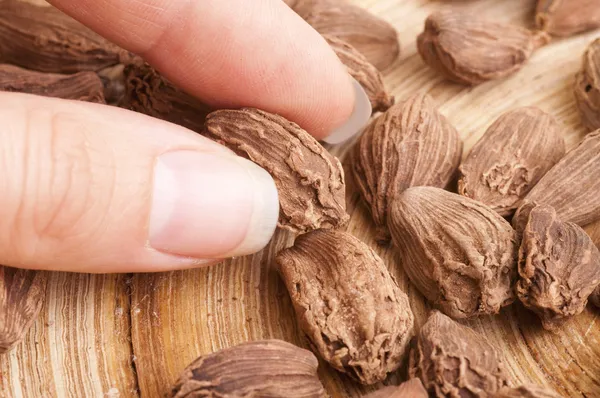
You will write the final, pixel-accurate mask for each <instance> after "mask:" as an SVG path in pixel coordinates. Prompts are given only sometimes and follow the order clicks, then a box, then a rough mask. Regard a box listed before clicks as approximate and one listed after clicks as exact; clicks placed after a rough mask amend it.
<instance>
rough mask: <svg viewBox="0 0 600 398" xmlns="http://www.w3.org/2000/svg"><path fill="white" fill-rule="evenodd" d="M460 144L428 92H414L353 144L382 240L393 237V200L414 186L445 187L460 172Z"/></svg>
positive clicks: (356, 169)
mask: <svg viewBox="0 0 600 398" xmlns="http://www.w3.org/2000/svg"><path fill="white" fill-rule="evenodd" d="M462 145H463V144H462V141H461V139H460V137H459V135H458V132H457V131H456V129H455V128H454V127H453V126H452V125H451V124H450V122H448V120H446V118H445V117H444V116H443V115H441V114H440V113H439V112H438V111H437V110H436V108H435V107H434V106H433V102H432V101H431V99H430V97H429V96H428V95H426V94H421V93H420V94H415V95H412V96H411V97H409V98H408V99H407V100H406V101H404V102H402V103H398V104H396V105H394V106H393V107H391V108H390V109H389V110H388V111H387V112H385V113H384V114H382V115H381V116H379V117H378V118H377V119H375V120H374V121H373V122H371V124H370V125H369V126H367V128H366V129H365V131H364V133H363V135H362V137H361V138H360V141H359V142H358V143H357V144H356V146H355V148H354V152H353V155H352V156H353V158H352V172H353V174H354V179H355V181H356V183H357V186H358V190H359V192H360V193H361V195H362V198H363V199H364V201H365V202H366V203H367V205H368V206H369V208H370V210H371V215H372V217H373V220H374V222H375V224H376V226H377V240H378V241H379V242H380V243H386V242H389V240H390V235H389V232H388V226H387V224H388V221H387V220H388V217H389V208H390V206H391V203H392V201H393V200H394V198H396V197H397V196H398V195H400V194H401V193H402V192H403V191H404V190H405V189H407V188H409V187H412V186H420V185H428V186H435V187H440V188H443V187H445V186H447V185H448V184H449V183H450V181H451V180H452V179H453V177H454V176H455V174H456V169H457V168H458V165H459V163H460V159H461V156H462Z"/></svg>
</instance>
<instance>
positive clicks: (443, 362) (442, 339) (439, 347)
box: [408, 311, 507, 398]
mask: <svg viewBox="0 0 600 398" xmlns="http://www.w3.org/2000/svg"><path fill="white" fill-rule="evenodd" d="M408 373H409V377H418V378H419V379H421V381H422V382H423V385H424V386H425V388H426V389H427V390H428V391H429V393H430V395H431V396H435V397H439V398H444V397H482V398H483V397H488V396H490V395H491V394H493V393H495V392H497V391H499V390H500V389H501V388H503V387H505V386H506V385H507V375H506V373H505V371H504V365H503V363H502V359H501V357H500V354H499V353H498V351H497V350H496V348H495V347H494V346H492V345H491V344H489V343H488V342H487V341H486V340H485V339H484V338H483V337H482V336H480V335H478V334H477V333H475V332H474V331H473V330H471V329H470V328H468V327H466V326H462V325H460V324H458V323H456V322H454V321H453V320H452V319H450V318H448V317H447V316H445V315H443V314H442V313H440V312H438V311H434V312H433V313H432V314H431V316H430V317H429V319H428V320H427V322H426V323H425V325H423V327H422V328H421V331H420V332H419V334H418V339H417V341H416V342H414V343H413V347H412V349H411V352H410V361H409V369H408Z"/></svg>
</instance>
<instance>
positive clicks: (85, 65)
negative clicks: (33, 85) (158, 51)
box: [0, 0, 129, 73]
mask: <svg viewBox="0 0 600 398" xmlns="http://www.w3.org/2000/svg"><path fill="white" fill-rule="evenodd" d="M128 57H129V53H128V52H126V51H125V50H123V49H121V48H119V47H117V46H115V45H114V44H112V43H110V42H108V41H107V40H105V39H104V38H102V37H101V36H99V35H97V34H96V33H94V32H92V31H91V30H90V29H88V28H86V27H85V26H83V25H82V24H80V23H79V22H77V21H75V20H74V19H72V18H71V17H69V16H67V15H65V14H63V13H62V12H61V11H59V10H57V9H56V8H53V7H44V6H36V5H33V4H29V3H26V2H23V1H19V0H0V63H10V64H13V65H18V66H21V67H23V68H27V69H33V70H37V71H41V72H51V73H76V72H82V71H98V70H100V69H103V68H106V67H108V66H112V65H116V64H118V63H119V62H121V61H122V60H125V59H127V58H128Z"/></svg>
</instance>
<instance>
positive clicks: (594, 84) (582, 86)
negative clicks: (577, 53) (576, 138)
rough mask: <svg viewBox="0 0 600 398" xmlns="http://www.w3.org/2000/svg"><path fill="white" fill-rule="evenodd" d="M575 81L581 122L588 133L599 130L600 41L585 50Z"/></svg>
mask: <svg viewBox="0 0 600 398" xmlns="http://www.w3.org/2000/svg"><path fill="white" fill-rule="evenodd" d="M575 80H576V83H575V99H576V100H577V105H578V107H579V111H580V113H581V121H582V122H583V124H584V125H585V126H586V127H587V128H588V130H590V131H593V130H596V129H600V39H596V40H594V41H593V42H592V43H590V45H589V46H588V48H587V49H586V51H585V53H584V54H583V65H582V67H581V71H580V72H579V73H577V77H576V78H575Z"/></svg>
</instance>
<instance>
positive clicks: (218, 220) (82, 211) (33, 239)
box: [0, 93, 279, 272]
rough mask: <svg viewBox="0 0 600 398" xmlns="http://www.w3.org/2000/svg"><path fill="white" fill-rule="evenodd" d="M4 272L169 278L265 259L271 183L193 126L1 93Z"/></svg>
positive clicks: (273, 202)
mask: <svg viewBox="0 0 600 398" xmlns="http://www.w3.org/2000/svg"><path fill="white" fill-rule="evenodd" d="M0 120H2V121H3V123H2V127H0V132H1V133H0V169H1V170H0V187H1V189H2V193H3V194H2V195H1V196H0V217H1V219H2V220H3V222H2V223H1V224H0V263H2V264H6V265H12V266H17V267H21V268H33V269H54V270H66V271H78V272H139V271H163V270H171V269H180V268H187V267H194V266H197V265H199V264H202V263H206V262H211V260H214V259H221V258H226V257H231V256H238V255H244V254H249V253H252V252H256V251H258V250H260V249H262V248H263V247H264V246H265V245H266V244H267V243H268V241H269V240H270V238H271V235H272V234H273V231H274V229H275V226H276V223H277V217H278V213H279V206H278V198H277V191H276V188H275V185H274V182H273V180H272V179H271V177H270V175H269V174H268V173H267V172H266V171H264V170H263V169H261V168H260V167H258V166H256V165H255V164H253V163H252V162H250V161H248V160H245V159H243V158H241V157H238V156H236V155H234V154H233V152H231V151H229V150H228V149H226V148H224V147H221V146H220V145H217V144H215V143H213V142H212V141H210V140H208V139H206V138H204V137H201V136H199V135H197V134H194V133H192V132H190V131H188V130H186V129H184V128H181V127H179V126H175V125H172V124H169V123H166V122H162V121H158V120H155V119H152V118H149V117H146V116H143V115H139V114H135V113H132V112H128V111H125V110H122V109H117V108H112V107H106V106H101V105H96V104H88V103H81V102H70V101H64V100H56V99H48V98H41V97H35V96H29V95H23V94H13V93H0Z"/></svg>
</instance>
